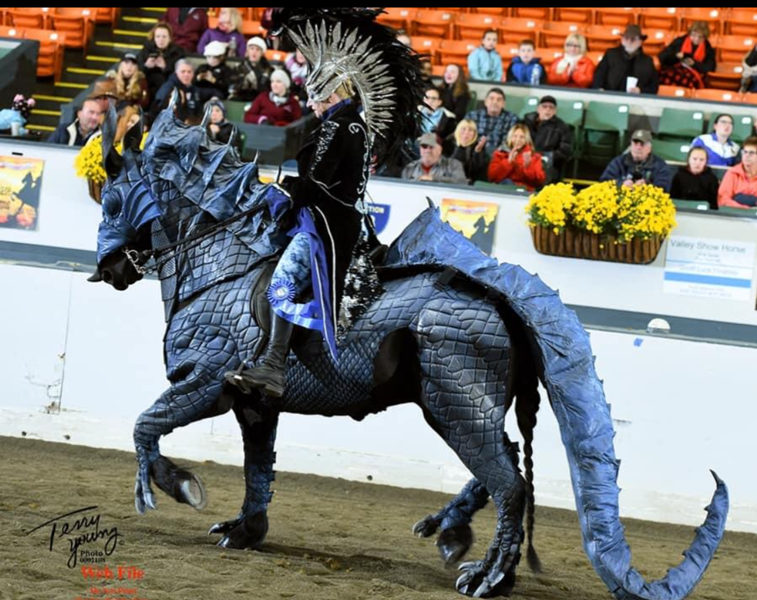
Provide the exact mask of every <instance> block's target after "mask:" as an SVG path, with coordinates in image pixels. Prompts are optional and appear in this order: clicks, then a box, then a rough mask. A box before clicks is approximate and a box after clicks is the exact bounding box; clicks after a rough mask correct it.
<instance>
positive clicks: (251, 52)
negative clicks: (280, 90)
mask: <svg viewBox="0 0 757 600" xmlns="http://www.w3.org/2000/svg"><path fill="white" fill-rule="evenodd" d="M265 51H266V44H265V40H264V39H263V38H262V37H259V36H255V37H251V38H250V39H249V40H247V52H246V53H245V57H244V60H243V61H242V62H241V63H239V65H238V66H237V68H236V69H234V71H233V73H232V84H231V87H230V88H229V99H230V100H239V101H242V102H251V101H252V100H255V98H257V96H258V94H260V93H261V92H264V91H267V90H268V85H269V79H270V77H271V73H273V67H271V64H270V63H269V62H268V59H267V58H266V57H265Z"/></svg>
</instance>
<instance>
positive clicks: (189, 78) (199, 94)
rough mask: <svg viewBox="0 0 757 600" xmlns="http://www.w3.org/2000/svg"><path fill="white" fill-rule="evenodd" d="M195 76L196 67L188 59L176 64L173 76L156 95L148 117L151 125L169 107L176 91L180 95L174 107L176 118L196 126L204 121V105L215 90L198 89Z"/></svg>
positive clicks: (180, 60)
mask: <svg viewBox="0 0 757 600" xmlns="http://www.w3.org/2000/svg"><path fill="white" fill-rule="evenodd" d="M194 74H195V69H194V65H193V64H192V63H191V62H189V61H188V60H187V59H186V58H181V59H179V60H178V61H177V62H176V66H175V68H174V73H173V75H171V77H169V78H168V81H166V82H165V83H164V84H163V86H162V87H161V88H160V89H159V90H158V93H157V94H156V95H155V100H154V101H153V103H152V106H151V107H150V113H149V116H148V121H149V123H152V122H153V121H154V120H155V118H156V117H157V116H158V113H159V112H160V111H161V110H163V109H164V108H166V107H167V106H168V104H169V102H170V101H171V96H172V95H173V92H174V90H176V91H177V92H178V95H179V97H178V100H177V102H176V105H175V106H174V111H175V112H176V117H177V118H178V119H179V120H181V121H184V122H185V123H191V124H196V123H198V122H199V121H200V120H201V119H202V111H203V105H204V104H205V102H206V101H207V100H210V98H211V97H212V96H213V90H212V88H198V87H197V86H196V85H194Z"/></svg>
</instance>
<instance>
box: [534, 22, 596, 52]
mask: <svg viewBox="0 0 757 600" xmlns="http://www.w3.org/2000/svg"><path fill="white" fill-rule="evenodd" d="M585 29H586V26H584V25H583V24H581V23H564V22H562V21H556V22H552V23H545V24H544V27H543V29H542V30H541V45H542V46H543V47H544V48H559V49H560V50H562V49H563V48H564V47H565V38H566V37H568V36H569V35H570V34H571V33H581V34H583V33H584V30H585Z"/></svg>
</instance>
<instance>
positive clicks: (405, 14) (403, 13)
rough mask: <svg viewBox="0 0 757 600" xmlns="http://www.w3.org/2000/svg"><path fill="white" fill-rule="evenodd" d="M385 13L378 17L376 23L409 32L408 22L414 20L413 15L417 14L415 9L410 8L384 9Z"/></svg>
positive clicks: (392, 7) (391, 7)
mask: <svg viewBox="0 0 757 600" xmlns="http://www.w3.org/2000/svg"><path fill="white" fill-rule="evenodd" d="M384 10H385V11H386V12H385V13H383V14H380V15H379V16H378V19H377V21H378V22H379V23H383V24H384V25H388V26H389V27H394V28H395V29H404V30H405V31H409V30H410V22H411V21H413V20H414V19H415V15H416V14H417V13H418V9H417V8H415V7H410V8H397V7H395V6H390V7H387V8H385V9H384Z"/></svg>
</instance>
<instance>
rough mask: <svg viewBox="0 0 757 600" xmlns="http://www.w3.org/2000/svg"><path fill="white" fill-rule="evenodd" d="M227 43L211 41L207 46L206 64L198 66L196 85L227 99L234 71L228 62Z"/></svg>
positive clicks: (212, 94)
mask: <svg viewBox="0 0 757 600" xmlns="http://www.w3.org/2000/svg"><path fill="white" fill-rule="evenodd" d="M226 50H227V47H226V44H224V43H223V42H210V43H209V44H208V45H207V46H205V61H206V62H205V64H203V65H200V66H199V67H197V71H196V72H195V80H194V82H195V85H196V86H197V87H198V88H199V89H201V90H206V91H209V92H210V95H211V96H217V97H218V98H221V99H226V97H227V96H228V95H229V86H231V81H232V76H233V72H232V70H231V68H230V67H229V66H228V65H227V64H226Z"/></svg>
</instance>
